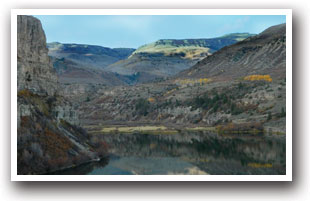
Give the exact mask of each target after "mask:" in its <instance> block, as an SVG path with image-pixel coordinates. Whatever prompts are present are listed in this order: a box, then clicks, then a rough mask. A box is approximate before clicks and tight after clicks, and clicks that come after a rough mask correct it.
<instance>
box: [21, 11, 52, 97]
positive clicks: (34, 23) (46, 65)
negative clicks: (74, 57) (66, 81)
mask: <svg viewBox="0 0 310 201" xmlns="http://www.w3.org/2000/svg"><path fill="white" fill-rule="evenodd" d="M17 18H18V19H17V23H18V24H17V61H18V64H17V87H18V90H22V89H29V90H30V91H32V92H34V93H36V94H40V95H45V94H47V95H54V94H55V93H56V91H57V81H58V79H57V76H56V74H55V72H54V69H53V67H52V63H51V61H50V58H49V56H48V49H47V47H46V38H45V34H44V31H43V29H42V25H41V22H40V21H39V20H37V19H36V18H34V17H31V16H23V15H19V16H18V17H17Z"/></svg>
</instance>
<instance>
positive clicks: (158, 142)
mask: <svg viewBox="0 0 310 201" xmlns="http://www.w3.org/2000/svg"><path fill="white" fill-rule="evenodd" d="M104 140H105V141H106V142H107V144H108V145H109V153H110V154H109V157H107V158H105V159H102V160H101V161H100V162H93V163H88V164H84V165H81V166H78V167H75V168H71V169H67V170H63V171H59V172H56V173H55V174H67V175H69V174H75V175H84V174H89V175H136V174H138V175H154V174H155V175H166V174H213V175H236V174H237V175H244V174H254V175H255V174H256V175H257V174H259V175H279V174H285V167H286V162H285V155H286V154H285V136H264V135H259V136H236V135H226V136H219V135H218V134H215V133H210V132H184V133H179V134H170V135H167V134H163V135H160V134H159V135H158V134H157V135H150V134H105V135H104Z"/></svg>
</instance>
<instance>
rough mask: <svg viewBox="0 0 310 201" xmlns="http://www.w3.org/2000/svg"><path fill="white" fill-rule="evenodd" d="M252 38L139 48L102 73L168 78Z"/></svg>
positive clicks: (164, 42) (241, 36) (237, 36)
mask: <svg viewBox="0 0 310 201" xmlns="http://www.w3.org/2000/svg"><path fill="white" fill-rule="evenodd" d="M250 36H252V34H248V33H242V34H240V33H238V34H229V35H225V36H222V37H218V38H211V39H184V40H174V39H165V40H158V41H156V42H154V43H150V44H146V45H144V46H141V47H140V48H138V49H137V50H136V51H134V52H133V53H132V54H131V55H130V56H129V57H128V59H125V60H121V61H118V62H116V63H113V64H111V65H109V66H108V67H107V68H106V70H108V71H112V72H117V73H119V74H125V75H130V74H134V73H144V76H145V77H144V79H143V80H152V79H154V78H161V77H168V76H172V75H175V74H177V73H178V72H180V71H182V70H185V69H188V68H189V67H191V66H193V65H194V64H195V63H196V62H197V61H199V60H201V59H203V58H205V57H206V56H208V55H211V54H212V53H213V52H215V51H217V50H219V49H220V48H222V47H224V46H227V45H231V44H234V43H236V42H238V41H241V40H244V39H245V38H247V37H250Z"/></svg>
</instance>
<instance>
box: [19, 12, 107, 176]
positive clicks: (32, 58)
mask: <svg viewBox="0 0 310 201" xmlns="http://www.w3.org/2000/svg"><path fill="white" fill-rule="evenodd" d="M17 27H18V28H17V48H18V50H17V78H18V81H17V88H18V93H17V97H18V101H17V102H18V104H17V105H18V108H17V119H18V130H17V138H18V141H17V144H18V146H17V149H18V150H17V153H18V156H17V158H18V167H17V169H18V174H44V173H47V172H50V171H55V170H58V169H62V168H65V167H70V166H72V165H78V164H80V163H83V162H86V161H89V160H95V159H98V157H99V155H98V153H97V151H96V146H94V145H95V144H96V142H89V141H90V136H88V134H87V133H86V132H85V131H84V130H83V129H82V128H80V127H78V126H77V125H78V123H79V118H78V113H77V112H76V111H75V110H74V109H73V107H72V105H71V103H70V102H69V101H67V100H66V99H65V98H64V97H63V96H61V95H59V94H60V93H59V89H58V88H59V85H58V78H57V75H56V72H55V71H54V69H53V66H52V63H51V61H50V58H49V56H48V49H47V47H46V38H45V34H44V31H43V29H42V25H41V23H40V21H39V20H38V19H36V18H34V17H32V16H18V18H17ZM97 148H99V146H98V143H97ZM103 153H104V152H103V151H102V150H101V154H100V155H102V154H103Z"/></svg>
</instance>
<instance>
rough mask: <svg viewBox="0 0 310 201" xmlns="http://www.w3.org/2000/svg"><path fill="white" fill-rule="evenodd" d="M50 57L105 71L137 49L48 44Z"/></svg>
mask: <svg viewBox="0 0 310 201" xmlns="http://www.w3.org/2000/svg"><path fill="white" fill-rule="evenodd" d="M47 47H48V49H49V53H48V54H49V56H52V57H55V58H59V59H61V58H65V59H68V60H70V61H73V62H76V63H77V64H79V65H82V66H87V67H93V68H99V69H104V68H105V67H106V66H108V65H110V64H112V63H115V62H117V61H119V60H121V59H125V58H127V57H128V56H129V55H130V54H131V53H132V52H133V51H134V50H135V49H132V48H113V49H112V48H107V47H101V46H96V45H83V44H61V43H57V42H55V43H48V44H47Z"/></svg>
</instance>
